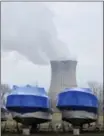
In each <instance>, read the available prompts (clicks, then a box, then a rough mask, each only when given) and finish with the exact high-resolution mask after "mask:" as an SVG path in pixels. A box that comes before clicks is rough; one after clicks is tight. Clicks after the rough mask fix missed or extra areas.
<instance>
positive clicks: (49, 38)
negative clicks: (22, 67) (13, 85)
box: [1, 2, 69, 64]
mask: <svg viewBox="0 0 104 136" xmlns="http://www.w3.org/2000/svg"><path fill="white" fill-rule="evenodd" d="M53 17H54V16H53V14H52V11H51V10H50V9H48V8H47V7H46V6H45V5H44V4H43V3H36V2H34V3H22V2H20V3H19V2H18V3H3V4H2V8H1V18H2V21H1V34H2V35H1V41H2V49H3V50H9V51H13V50H14V51H18V52H19V53H20V54H21V55H24V56H25V57H27V58H28V59H29V60H30V61H32V62H33V63H35V64H45V63H47V62H49V60H54V59H56V60H58V59H68V55H69V51H68V48H67V46H66V45H65V44H64V43H63V42H62V41H61V40H59V39H58V38H57V31H56V28H55V25H54V22H53Z"/></svg>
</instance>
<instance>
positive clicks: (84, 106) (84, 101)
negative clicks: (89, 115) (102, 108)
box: [56, 88, 98, 112]
mask: <svg viewBox="0 0 104 136" xmlns="http://www.w3.org/2000/svg"><path fill="white" fill-rule="evenodd" d="M56 106H57V107H58V108H59V109H66V108H68V109H70V108H71V109H72V110H86V111H89V112H90V111H91V112H97V108H98V99H97V97H96V96H95V95H94V94H93V93H92V91H91V89H90V88H70V89H65V90H64V91H63V92H61V93H59V94H58V97H57V104H56Z"/></svg>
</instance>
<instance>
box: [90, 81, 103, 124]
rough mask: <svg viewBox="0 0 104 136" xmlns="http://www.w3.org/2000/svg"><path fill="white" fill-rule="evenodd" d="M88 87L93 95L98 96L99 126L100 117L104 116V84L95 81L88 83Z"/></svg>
mask: <svg viewBox="0 0 104 136" xmlns="http://www.w3.org/2000/svg"><path fill="white" fill-rule="evenodd" d="M88 86H89V87H90V88H91V89H92V91H93V93H94V94H95V95H96V96H97V98H98V101H99V108H98V119H97V124H98V123H99V117H100V116H102V115H103V84H101V83H98V82H95V81H91V82H88Z"/></svg>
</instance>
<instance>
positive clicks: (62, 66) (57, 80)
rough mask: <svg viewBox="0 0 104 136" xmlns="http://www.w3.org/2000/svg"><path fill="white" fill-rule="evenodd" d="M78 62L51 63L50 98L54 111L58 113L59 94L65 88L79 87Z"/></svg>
mask: <svg viewBox="0 0 104 136" xmlns="http://www.w3.org/2000/svg"><path fill="white" fill-rule="evenodd" d="M76 65H77V61H76V60H61V61H51V74H52V75H51V85H50V89H49V96H50V98H51V104H52V108H53V111H54V112H56V111H57V109H56V98H57V94H58V93H59V92H61V91H62V90H63V89H65V88H72V87H76V86H77V82H76Z"/></svg>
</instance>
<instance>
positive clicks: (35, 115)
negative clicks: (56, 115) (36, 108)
mask: <svg viewBox="0 0 104 136" xmlns="http://www.w3.org/2000/svg"><path fill="white" fill-rule="evenodd" d="M12 117H13V119H14V120H16V121H17V122H20V123H22V124H25V125H33V124H41V123H45V122H48V121H51V120H52V114H51V113H49V112H32V113H24V114H20V113H16V112H12Z"/></svg>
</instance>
